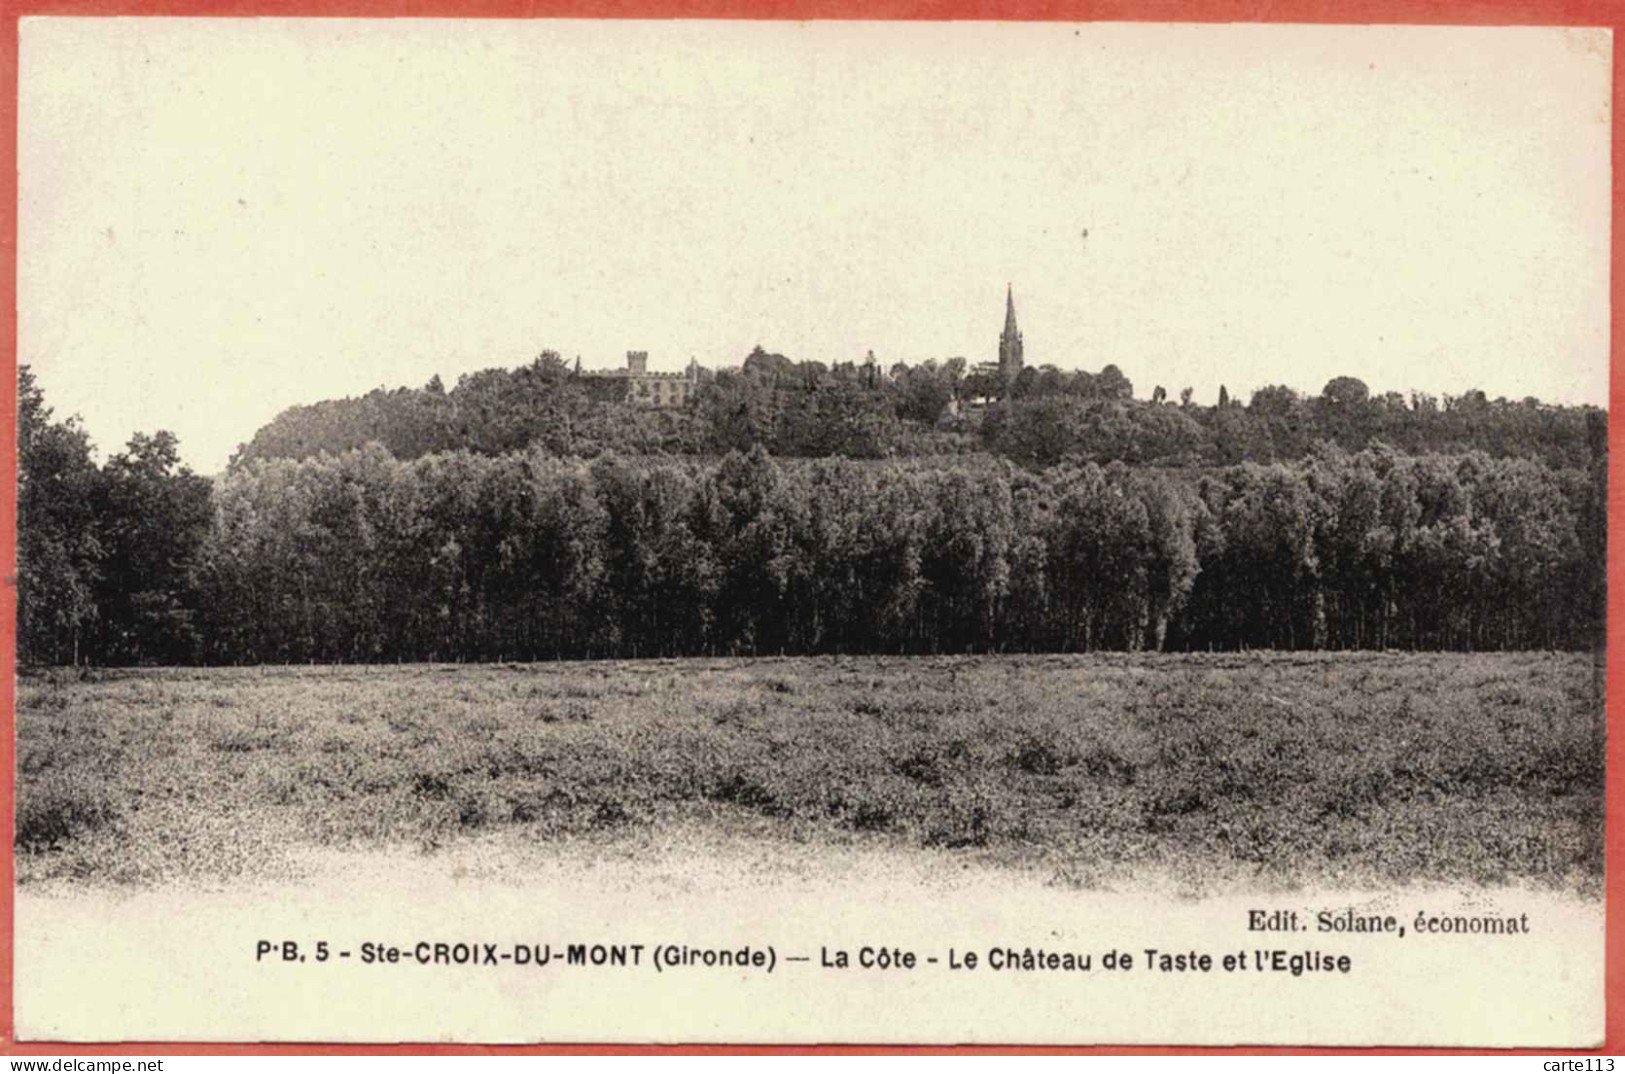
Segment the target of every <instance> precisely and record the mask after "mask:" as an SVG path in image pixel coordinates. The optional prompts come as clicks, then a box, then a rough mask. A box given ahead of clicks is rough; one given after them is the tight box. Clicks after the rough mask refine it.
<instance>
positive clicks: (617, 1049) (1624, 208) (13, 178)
mask: <svg viewBox="0 0 1625 1074" xmlns="http://www.w3.org/2000/svg"><path fill="white" fill-rule="evenodd" d="M0 12H3V28H4V33H5V40H4V42H3V46H0V138H3V139H4V144H5V146H6V147H7V153H6V156H7V157H8V158H9V163H8V166H7V167H5V168H4V169H0V241H3V242H4V250H3V251H0V297H3V298H4V300H5V304H4V309H3V310H0V330H3V333H4V335H3V345H4V350H5V360H6V363H7V365H8V369H9V375H8V376H6V377H4V378H0V572H3V574H4V581H5V584H4V585H3V586H0V822H3V825H4V826H3V827H0V832H10V831H12V830H13V821H14V808H13V805H14V803H13V797H14V794H15V786H14V773H15V753H16V740H15V729H16V723H15V700H16V611H17V593H16V548H17V533H16V503H17V495H16V468H17V460H16V454H17V447H16V412H17V407H16V401H17V400H16V394H17V378H16V362H17V312H16V311H17V217H18V211H19V207H18V204H17V193H18V187H17V168H16V163H17V159H16V152H17V72H18V47H17V42H18V35H17V25H18V20H19V18H26V17H28V16H30V15H77V16H133V15H146V16H222V17H254V16H287V17H293V16H304V17H322V18H340V17H346V18H363V17H366V18H401V17H420V18H612V19H630V18H656V19H666V18H687V19H785V20H797V21H800V20H814V19H859V20H885V19H898V20H937V19H956V20H965V19H1001V20H1013V21H1040V22H1049V21H1055V22H1063V21H1121V22H1271V23H1355V24H1359V23H1365V24H1373V23H1404V24H1431V25H1473V26H1523V25H1551V26H1605V27H1610V28H1612V29H1613V30H1614V31H1615V47H1614V81H1613V113H1612V116H1613V135H1612V137H1613V153H1612V165H1613V179H1612V184H1613V189H1612V204H1613V211H1612V221H1613V224H1612V236H1611V246H1610V249H1611V262H1612V276H1611V283H1610V296H1611V302H1612V307H1611V308H1612V313H1611V329H1610V348H1609V354H1610V368H1611V370H1612V371H1613V375H1611V377H1610V383H1609V430H1608V440H1609V453H1610V458H1611V459H1618V458H1621V456H1622V453H1625V418H1622V417H1621V414H1622V411H1625V380H1622V378H1621V377H1619V376H1618V375H1617V374H1618V369H1619V366H1620V364H1621V361H1622V355H1625V320H1622V316H1621V311H1622V309H1625V241H1622V240H1621V235H1620V229H1619V226H1618V222H1619V220H1620V219H1621V217H1622V216H1625V138H1622V124H1625V77H1622V75H1625V71H1622V60H1621V44H1622V43H1621V41H1620V39H1619V38H1620V33H1619V31H1620V29H1621V28H1622V27H1625V0H1331V2H1325V0H1322V2H1316V0H325V2H324V0H0ZM1608 484H1609V502H1608V532H1609V537H1608V634H1609V636H1610V637H1617V636H1619V634H1620V630H1621V628H1622V626H1625V584H1622V583H1625V543H1622V536H1621V526H1622V524H1625V477H1622V473H1621V469H1620V468H1618V467H1610V471H1609V480H1608ZM1607 689H1608V697H1609V705H1608V728H1609V735H1608V751H1607V752H1608V772H1609V778H1608V793H1607V813H1608V830H1607V836H1606V854H1607V859H1608V861H1609V862H1610V863H1617V862H1621V861H1625V825H1622V824H1621V810H1622V807H1625V779H1622V778H1621V775H1620V773H1622V772H1625V735H1622V734H1618V733H1615V732H1618V731H1619V730H1620V725H1619V724H1620V722H1619V711H1618V710H1619V708H1620V706H1619V704H1617V703H1616V700H1617V699H1618V698H1619V696H1620V693H1621V690H1622V689H1625V660H1618V659H1610V660H1609V662H1608V674H1607ZM0 843H3V846H4V849H3V850H0V909H3V912H0V1054H7V1055H110V1054H118V1055H169V1054H196V1055H310V1054H322V1055H482V1054H504V1055H560V1056H565V1055H628V1054H656V1055H741V1054H743V1055H752V1054H775V1053H787V1054H788V1053H794V1054H807V1053H816V1054H828V1055H853V1054H875V1053H907V1054H927V1055H930V1054H966V1053H976V1054H1005V1055H1010V1054H1100V1055H1204V1054H1206V1055H1344V1054H1355V1055H1484V1054H1494V1055H1598V1054H1603V1055H1613V1054H1621V1051H1622V1048H1625V919H1622V916H1621V906H1622V902H1625V878H1622V874H1621V872H1620V870H1619V869H1618V868H1610V869H1609V870H1608V874H1607V880H1606V891H1607V894H1606V899H1607V926H1606V935H1605V941H1604V943H1605V948H1606V953H1605V957H1606V969H1605V987H1606V993H1607V1016H1606V1021H1605V1027H1606V1036H1605V1040H1604V1043H1603V1044H1602V1045H1601V1046H1600V1047H1599V1048H1597V1049H1595V1050H1592V1051H1567V1052H1557V1051H1553V1050H1546V1049H1506V1050H1486V1049H1470V1048H1301V1047H1250V1046H1241V1047H1230V1048H1191V1047H1161V1046H1158V1047H1124V1046H1112V1045H1099V1046H1088V1047H1050V1046H1000V1047H990V1046H980V1045H959V1046H941V1047H939V1046H907V1045H905V1046H866V1045H859V1044H829V1045H816V1046H779V1045H765V1044H748V1043H741V1044H729V1045H578V1044H547V1045H449V1044H378V1045H339V1044H324V1043H321V1042H307V1043H288V1044H256V1043H242V1044H218V1043H188V1042H185V1041H175V1042H144V1043H127V1044H63V1043H50V1042H26V1043H19V1042H18V1041H17V1039H16V1032H15V1028H16V1026H15V1020H14V1012H13V1007H12V982H13V964H12V938H13V931H12V930H13V919H12V892H13V884H14V881H15V871H14V863H13V861H12V852H11V840H10V839H3V840H0Z"/></svg>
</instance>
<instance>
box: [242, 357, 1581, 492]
mask: <svg viewBox="0 0 1625 1074" xmlns="http://www.w3.org/2000/svg"><path fill="white" fill-rule="evenodd" d="M625 388H626V383H625V381H624V380H618V379H614V378H595V377H584V376H578V375H577V374H576V373H575V372H574V371H573V370H572V369H571V368H570V367H569V366H568V365H567V364H566V363H565V362H564V361H563V360H561V359H560V358H559V356H558V355H557V354H556V353H553V352H544V354H543V355H542V356H541V357H539V358H538V359H537V360H536V361H534V362H532V363H530V364H528V365H524V366H521V367H519V368H518V369H513V370H507V369H488V370H484V371H482V372H479V373H474V374H471V375H468V376H464V377H463V378H461V379H460V380H459V381H458V382H457V384H456V385H455V386H454V387H452V388H451V389H449V390H448V389H447V388H446V387H445V386H444V385H443V384H442V383H441V382H440V379H439V378H438V377H436V378H435V379H433V380H431V381H430V382H429V384H428V385H427V386H426V387H423V388H420V389H413V388H398V389H395V390H394V391H385V390H383V389H379V390H377V391H374V392H372V393H370V394H368V395H365V396H362V397H361V398H359V399H340V400H330V401H326V402H321V403H316V404H314V405H311V406H300V407H293V408H291V409H289V410H287V411H285V412H284V413H282V414H281V415H279V416H278V417H277V418H276V419H275V420H273V421H272V422H271V423H269V424H268V425H266V426H264V427H263V428H261V429H260V430H259V431H258V432H256V433H255V435H254V437H253V438H252V439H251V440H250V441H249V442H248V443H247V444H245V445H243V447H242V448H241V449H240V450H239V452H238V454H237V455H236V457H235V458H234V460H233V462H234V464H237V463H242V462H246V461H248V460H251V459H271V458H289V459H305V458H314V457H316V456H318V455H321V454H323V453H324V452H325V453H326V454H329V455H337V454H340V453H342V452H345V451H349V450H353V449H356V448H360V447H363V446H365V445H366V444H368V443H373V442H376V443H380V444H383V445H384V447H386V448H387V449H388V450H389V452H390V454H392V455H394V456H395V457H396V458H398V459H416V458H421V457H423V456H425V455H433V454H438V453H442V452H447V451H461V450H466V451H471V452H474V453H476V454H480V455H493V456H494V455H503V454H507V453H509V452H512V451H522V450H526V449H529V448H531V447H539V448H542V449H544V450H545V451H547V452H548V453H549V454H552V455H557V456H561V457H569V456H579V457H583V458H592V457H595V456H597V455H600V454H603V453H604V452H608V451H614V452H618V453H620V454H623V455H661V454H665V455H701V456H721V455H725V454H727V453H728V452H729V451H749V450H750V449H751V448H752V447H754V446H755V445H757V444H760V445H762V446H763V447H765V448H766V449H767V450H768V451H769V452H770V453H771V454H773V455H774V456H776V457H780V458H787V457H810V458H822V457H827V456H844V457H847V458H866V459H875V458H888V457H920V456H935V455H946V454H963V453H970V452H991V453H993V454H996V455H1001V456H1004V457H1006V458H1010V459H1013V460H1015V461H1016V462H1019V463H1021V464H1023V465H1028V466H1048V465H1053V464H1055V463H1058V462H1061V461H1062V460H1065V459H1073V460H1076V461H1084V462H1096V463H1100V464H1102V465H1104V464H1106V463H1110V462H1126V463H1130V464H1134V465H1140V464H1149V465H1159V466H1187V467H1192V466H1228V465H1234V464H1237V463H1242V462H1258V463H1270V462H1285V461H1291V460H1295V459H1301V458H1303V457H1305V456H1306V455H1307V454H1309V452H1310V451H1311V450H1312V449H1313V448H1314V446H1315V445H1316V444H1318V443H1322V442H1325V443H1332V444H1336V445H1338V446H1339V447H1342V448H1343V449H1344V450H1347V451H1359V450H1362V449H1364V448H1366V447H1369V446H1371V445H1374V444H1378V443H1381V444H1386V445H1388V446H1390V447H1393V448H1395V449H1396V450H1399V451H1402V452H1405V453H1407V454H1422V453H1425V452H1430V451H1441V452H1447V453H1452V454H1461V453H1465V452H1471V451H1482V452H1485V453H1487V454H1489V455H1491V456H1493V457H1496V458H1513V457H1532V458H1539V459H1541V460H1542V461H1544V462H1546V463H1547V464H1548V465H1550V466H1553V467H1558V468H1563V467H1578V468H1581V469H1584V468H1585V467H1587V466H1589V465H1590V464H1591V462H1592V454H1591V448H1592V445H1593V443H1594V442H1595V436H1594V434H1593V429H1592V427H1593V426H1594V425H1597V424H1599V423H1602V424H1606V415H1605V414H1604V413H1603V412H1602V411H1601V410H1599V409H1597V408H1595V407H1584V406H1553V405H1548V404H1544V403H1541V402H1540V401H1539V400H1536V399H1532V398H1531V399H1524V400H1519V401H1509V400H1506V399H1495V400H1491V399H1489V398H1487V397H1486V396H1485V394H1484V393H1483V392H1480V391H1469V392H1465V393H1463V394H1462V395H1460V396H1445V397H1443V398H1442V399H1441V398H1436V397H1434V396H1429V395H1424V394H1420V393H1418V394H1413V395H1410V396H1403V395H1400V394H1399V393H1397V392H1389V393H1387V394H1384V395H1373V394H1372V393H1371V392H1370V391H1369V389H1368V388H1367V387H1366V385H1365V384H1363V383H1362V382H1361V381H1359V380H1357V379H1356V378H1353V377H1336V378H1334V379H1333V380H1331V381H1330V382H1329V383H1328V384H1327V385H1326V386H1325V388H1324V389H1323V390H1322V392H1321V394H1320V395H1318V396H1304V395H1301V394H1300V393H1298V392H1295V391H1293V390H1292V389H1290V388H1285V387H1279V386H1276V387H1268V388H1263V389H1260V390H1259V391H1256V392H1254V393H1253V394H1252V396H1251V398H1250V400H1249V401H1248V402H1247V403H1246V404H1245V405H1243V404H1242V403H1240V402H1239V401H1233V400H1231V399H1230V397H1229V394H1228V392H1227V391H1225V390H1224V389H1223V388H1221V389H1220V392H1219V400H1218V402H1217V404H1215V405H1213V406H1203V405H1200V404H1198V403H1196V402H1194V400H1193V397H1192V392H1191V390H1190V389H1188V388H1187V389H1184V390H1183V391H1181V392H1180V393H1179V398H1178V399H1177V400H1176V399H1170V398H1169V395H1168V393H1167V391H1165V390H1164V389H1163V388H1161V387H1157V388H1155V389H1154V390H1153V391H1152V393H1151V397H1150V398H1149V399H1136V398H1135V397H1134V386H1133V384H1132V382H1130V381H1129V379H1128V378H1127V377H1125V376H1124V375H1123V373H1122V371H1121V370H1119V369H1118V368H1117V367H1116V366H1107V367H1106V368H1105V369H1103V370H1101V371H1100V372H1099V373H1088V372H1082V371H1080V372H1075V373H1068V372H1063V371H1061V370H1059V369H1056V368H1054V367H1052V366H1045V367H1038V368H1034V367H1028V368H1026V369H1023V370H1022V371H1021V374H1020V376H1018V377H1017V378H1016V380H1015V382H1014V383H1013V384H1010V385H1005V384H1004V383H1003V382H1002V381H1001V380H1000V379H999V378H998V377H997V376H996V375H990V374H988V373H985V372H982V371H979V370H974V369H972V370H969V371H967V366H966V363H965V360H964V359H962V358H954V359H950V360H948V361H946V362H941V363H938V362H934V361H927V362H923V363H920V364H918V365H914V366H909V365H906V364H902V363H899V364H897V365H894V366H892V367H891V368H890V369H888V370H881V369H880V368H878V367H873V366H866V365H861V364H855V363H851V362H846V363H842V364H838V365H835V366H833V367H828V366H825V365H823V364H822V363H819V362H794V361H791V360H790V359H788V358H786V357H784V356H783V355H779V354H770V353H768V352H766V351H763V350H762V349H761V348H760V347H758V348H757V349H756V350H755V351H753V352H752V353H751V354H750V355H749V356H748V357H746V359H745V361H744V364H743V365H742V366H741V367H739V368H737V369H726V370H721V371H717V372H712V371H709V370H707V371H704V372H702V374H701V379H700V384H699V387H698V390H697V391H696V392H695V393H694V396H693V398H692V400H691V402H690V403H689V404H688V405H687V406H685V407H682V408H678V409H663V410H657V409H651V408H645V407H638V406H635V405H633V404H631V403H628V402H627V401H626V396H625ZM1000 397H1002V398H1003V402H1002V403H1001V404H1000V405H997V406H991V407H986V408H981V407H976V406H972V405H971V402H972V401H973V400H980V399H990V398H1000ZM955 401H958V402H961V403H963V404H965V405H964V406H962V407H960V408H959V409H960V413H959V414H957V415H956V414H954V413H953V410H954V409H955V408H954V407H952V406H950V404H951V403H953V402H955ZM984 414H985V417H984Z"/></svg>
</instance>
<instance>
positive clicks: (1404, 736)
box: [17, 654, 1603, 893]
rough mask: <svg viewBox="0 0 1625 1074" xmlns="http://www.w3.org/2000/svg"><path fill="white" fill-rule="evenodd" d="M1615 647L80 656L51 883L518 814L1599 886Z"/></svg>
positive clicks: (525, 826) (1050, 861)
mask: <svg viewBox="0 0 1625 1074" xmlns="http://www.w3.org/2000/svg"><path fill="white" fill-rule="evenodd" d="M1596 691H1597V683H1596V681H1595V679H1594V669H1593V664H1592V661H1591V659H1590V658H1589V657H1586V656H1583V655H1550V654H1527V655H1460V654H1434V655H1414V656H1401V655H1392V654H1355V655H1350V654H1336V655H1331V654H1232V655H1213V656H1159V655H1095V656H1055V657H964V658H942V659H931V658H918V659H900V658H875V657H843V658H819V659H782V660H756V661H744V660H684V661H643V662H623V663H586V664H557V665H547V664H541V665H524V666H513V665H509V666H478V667H474V666H464V667H448V666H416V667H401V668H396V667H372V668H367V667H341V668H333V667H326V668H266V669H199V670H156V671H128V672H121V671H114V672H107V671H96V672H83V673H80V672H73V671H69V670H59V671H54V672H47V673H40V674H34V675H25V676H24V677H23V678H22V680H21V682H20V684H19V698H18V744H17V747H18V754H17V769H18V803H17V845H18V848H19V853H18V858H17V867H18V875H19V878H20V880H21V882H24V883H37V882H40V881H45V880H51V879H62V880H77V881H83V882H93V883H115V884H118V883H163V882H171V881H177V880H204V879H208V878H220V877H230V876H241V875H261V874H276V873H277V872H278V870H283V869H286V868H287V863H288V862H289V861H290V860H291V859H290V853H291V851H293V850H295V849H297V848H301V847H304V848H309V847H312V846H319V847H324V848H353V849H357V850H359V849H362V848H368V849H371V848H376V847H379V846H396V847H398V846H402V845H407V846H410V847H413V848H418V849H422V850H424V851H433V850H434V849H435V848H439V847H445V846H448V845H449V844H451V843H453V841H456V840H459V839H465V838H467V837H468V836H469V835H470V834H478V833H490V832H492V831H496V830H500V831H502V832H503V833H505V834H508V835H510V836H511V835H520V836H522V837H523V838H524V839H525V840H527V841H534V842H536V843H537V844H542V845H545V844H546V843H547V842H548V841H557V840H564V839H569V840H572V841H574V840H579V839H583V838H585V839H590V840H618V839H623V838H626V837H629V836H633V835H636V836H637V837H638V838H648V837H649V836H650V834H651V833H658V832H659V831H661V830H662V829H663V828H664V827H666V826H668V825H671V826H676V825H682V826H688V827H692V826H693V825H695V824H699V825H701V826H702V827H703V828H704V829H705V830H713V831H716V832H719V833H721V834H722V835H723V836H724V837H729V838H731V837H732V834H730V833H736V834H737V835H738V836H739V837H741V838H747V837H748V838H768V839H772V838H785V839H792V840H796V841H800V842H818V841H825V842H830V843H846V844H851V843H861V844H864V845H865V846H881V847H884V846H886V845H894V846H903V845H906V846H908V847H910V848H938V849H939V850H940V852H941V853H942V854H944V855H950V856H951V855H964V856H967V858H974V859H976V860H977V861H978V862H981V863H988V862H991V863H994V864H997V865H1008V866H1010V867H1012V868H1022V869H1039V870H1043V871H1044V872H1045V873H1046V874H1047V875H1048V876H1049V877H1051V878H1052V879H1054V880H1056V881H1057V882H1060V883H1069V884H1079V885H1086V886H1089V885H1097V884H1111V883H1121V882H1124V881H1125V880H1128V881H1132V878H1133V877H1134V876H1136V875H1138V874H1141V873H1146V872H1151V871H1163V872H1168V871H1172V872H1174V873H1178V874H1183V875H1189V876H1195V877H1200V876H1203V875H1213V876H1221V877H1229V878H1231V879H1234V878H1237V877H1240V878H1242V880H1243V882H1254V881H1257V882H1263V883H1270V884H1277V883H1287V884H1292V883H1307V882H1370V881H1373V880H1376V881H1384V882H1387V881H1393V880H1416V881H1433V880H1438V881H1454V882H1460V881H1475V882H1478V881H1481V882H1503V881H1505V882H1514V881H1516V882H1526V883H1534V884H1537V885H1542V886H1549V887H1553V888H1577V889H1580V890H1584V891H1587V892H1592V893H1594V892H1595V891H1597V890H1600V884H1601V877H1602V864H1603V854H1602V838H1603V753H1602V741H1601V738H1600V731H1601V725H1600V708H1599V705H1600V701H1599V699H1598V696H1597V692H1596Z"/></svg>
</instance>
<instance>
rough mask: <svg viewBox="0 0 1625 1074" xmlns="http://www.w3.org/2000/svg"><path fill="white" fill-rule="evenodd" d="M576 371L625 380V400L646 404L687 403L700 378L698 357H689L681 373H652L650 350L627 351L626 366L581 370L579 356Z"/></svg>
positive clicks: (602, 379) (603, 379) (605, 379)
mask: <svg viewBox="0 0 1625 1074" xmlns="http://www.w3.org/2000/svg"><path fill="white" fill-rule="evenodd" d="M576 372H577V374H578V375H580V376H583V377H590V378H592V379H594V380H596V381H598V382H599V383H611V384H612V383H615V382H617V381H625V382H626V401H627V402H629V403H633V404H635V405H637V406H647V407H680V406H684V405H686V404H687V403H688V401H689V399H690V398H692V397H693V395H694V391H695V389H696V388H698V387H699V381H700V364H699V362H698V361H697V360H695V359H690V360H689V363H688V369H687V370H685V371H684V372H682V373H651V372H649V352H648V351H627V352H626V368H625V369H582V368H581V360H580V359H579V358H578V359H577V360H576Z"/></svg>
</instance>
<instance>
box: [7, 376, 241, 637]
mask: <svg viewBox="0 0 1625 1074" xmlns="http://www.w3.org/2000/svg"><path fill="white" fill-rule="evenodd" d="M177 446H178V445H177V443H176V440H175V437H174V436H172V435H170V434H169V433H164V432H160V433H158V434H156V435H153V436H146V435H142V434H137V435H136V436H135V437H133V438H132V439H131V440H130V442H129V444H128V445H127V447H126V448H125V450H124V451H122V452H120V453H118V454H116V455H113V456H112V457H111V458H109V459H108V460H107V461H106V463H104V464H103V465H102V466H100V467H98V466H97V465H96V464H95V462H94V460H93V459H92V457H91V445H90V438H89V437H88V436H87V435H86V433H85V431H84V429H83V428H82V427H81V426H80V424H79V422H78V421H77V420H76V419H68V420H66V421H53V420H52V412H51V409H50V408H49V407H47V406H46V405H45V400H44V396H43V394H42V393H41V392H40V390H39V387H38V385H37V384H36V383H35V381H34V378H33V375H32V374H31V373H30V371H29V369H28V367H27V366H24V367H23V368H22V370H21V371H20V376H19V381H18V406H17V449H18V467H17V625H18V629H17V649H18V655H19V658H20V659H21V660H22V661H23V662H24V663H49V664H62V663H78V662H80V661H81V660H90V661H94V662H98V663H139V662H155V663H175V662H179V661H185V660H190V659H193V658H195V657H196V655H197V654H198V652H199V645H200V635H199V633H198V626H199V623H198V605H197V599H198V594H197V591H196V589H195V587H194V585H193V578H194V575H193V572H194V571H195V569H196V567H197V563H198V560H197V557H198V553H199V550H200V549H201V548H202V547H203V546H204V543H205V541H206V539H207V537H208V534H209V529H210V526H211V525H212V524H213V518H214V508H213V503H212V483H211V482H210V481H209V480H208V479H207V478H203V477H199V476H197V475H195V474H193V473H192V472H191V471H190V470H188V469H187V468H186V467H184V466H182V465H181V464H180V457H179V454H178V452H177Z"/></svg>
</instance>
